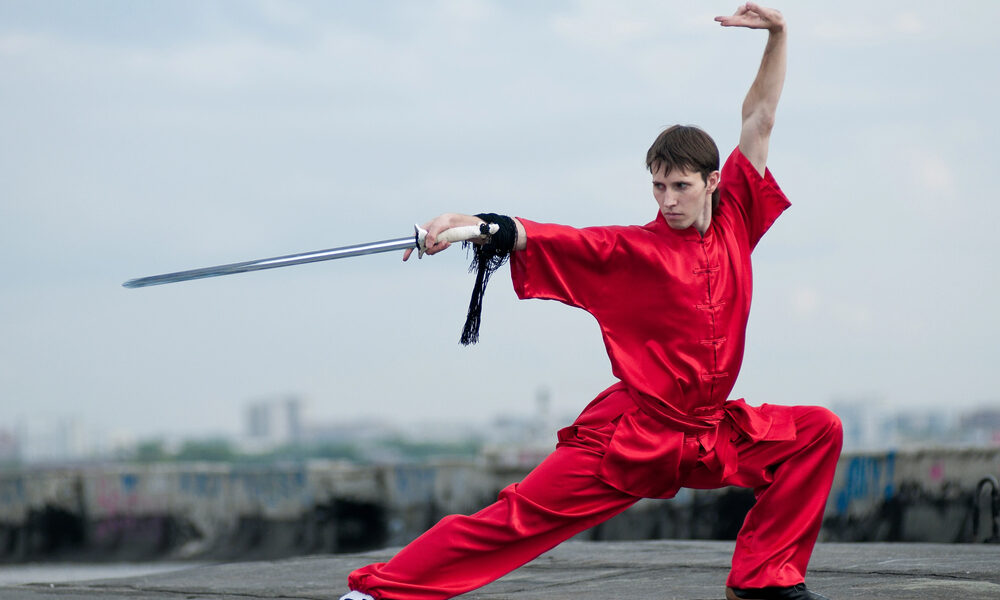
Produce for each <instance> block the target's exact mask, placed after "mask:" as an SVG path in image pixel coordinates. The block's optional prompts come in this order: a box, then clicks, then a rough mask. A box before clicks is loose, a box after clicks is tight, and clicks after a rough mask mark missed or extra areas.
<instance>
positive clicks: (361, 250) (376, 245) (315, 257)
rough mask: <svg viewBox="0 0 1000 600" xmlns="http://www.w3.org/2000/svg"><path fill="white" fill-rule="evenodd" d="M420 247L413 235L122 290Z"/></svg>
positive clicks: (145, 281)
mask: <svg viewBox="0 0 1000 600" xmlns="http://www.w3.org/2000/svg"><path fill="white" fill-rule="evenodd" d="M416 247H417V239H416V236H412V235H411V236H409V237H405V238H396V239H394V240H384V241H381V242H371V243H368V244H356V245H354V246H343V247H341V248H330V249H328V250H316V251H314V252H301V253H299V254H289V255H287V256H276V257H274V258H262V259H259V260H248V261H246V262H238V263H232V264H228V265H218V266H215V267H204V268H201V269H191V270H189V271H178V272H176V273H164V274H163V275H151V276H149V277H140V278H138V279H129V280H128V281H126V282H125V283H123V284H122V287H126V288H140V287H147V286H151V285H162V284H164V283H176V282H178V281H190V280H192V279H204V278H206V277H220V276H222V275H234V274H236V273H246V272H248V271H260V270H263V269H277V268H278V267H289V266H292V265H301V264H303V263H311V262H319V261H322V260H334V259H337V258H349V257H351V256H363V255H365V254H378V253H380V252H393V251H395V250H406V249H407V248H416Z"/></svg>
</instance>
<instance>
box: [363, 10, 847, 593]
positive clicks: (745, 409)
mask: <svg viewBox="0 0 1000 600" xmlns="http://www.w3.org/2000/svg"><path fill="white" fill-rule="evenodd" d="M716 20H718V21H719V22H720V23H721V24H722V25H723V26H738V27H749V28H754V29H766V30H768V32H769V33H768V41H767V46H766V48H765V50H764V57H763V59H762V61H761V66H760V70H759V72H758V74H757V77H756V79H755V80H754V82H753V85H752V86H751V88H750V91H749V93H748V94H747V97H746V100H745V101H744V103H743V112H742V116H743V125H742V130H741V133H740V141H739V147H738V148H737V149H735V150H734V151H733V152H732V154H731V155H730V156H729V158H728V160H727V161H726V163H725V165H724V166H723V167H722V170H721V172H720V171H719V153H718V149H717V148H716V145H715V143H714V142H713V141H712V139H711V138H710V137H709V136H708V135H707V134H705V133H704V132H703V131H701V130H699V129H697V128H694V127H682V126H674V127H671V128H669V129H667V130H666V131H664V132H663V133H661V134H660V136H659V137H658V138H657V139H656V141H655V142H654V143H653V145H652V147H651V148H650V149H649V152H648V154H647V158H646V164H647V166H648V168H649V170H650V172H651V174H652V176H653V178H652V182H653V196H654V197H655V198H656V201H657V204H658V205H659V214H658V215H657V217H656V219H655V220H653V221H652V222H651V223H648V224H647V225H644V226H630V227H591V228H585V229H575V228H572V227H566V226H561V225H551V224H541V223H534V222H532V221H529V220H527V219H520V218H518V219H511V218H509V217H504V216H500V215H492V214H489V215H485V214H484V215H478V216H470V215H455V214H446V215H442V216H440V217H438V218H436V219H434V220H433V221H431V222H430V223H428V224H427V226H426V229H427V230H428V246H429V250H428V253H429V254H434V253H437V252H440V251H442V250H444V249H445V248H446V247H447V246H448V244H446V243H440V244H438V243H434V242H435V240H436V236H437V234H439V233H440V232H441V231H444V230H445V229H449V228H451V227H456V226H460V225H469V224H478V223H482V222H483V221H484V220H486V221H489V222H496V223H498V224H499V225H500V226H501V231H500V233H498V234H497V235H496V236H494V238H497V237H498V236H499V239H500V240H501V241H497V242H493V241H491V242H490V243H491V244H493V245H494V246H495V247H494V248H492V250H491V251H492V252H494V255H493V258H496V257H497V256H499V257H500V259H501V260H502V259H503V258H504V257H505V256H506V254H507V253H508V252H509V253H510V259H511V274H512V278H513V282H514V289H515V291H516V292H517V295H518V296H519V297H520V298H547V299H553V300H559V301H561V302H564V303H566V304H569V305H571V306H576V307H579V308H582V309H584V310H586V311H588V312H589V313H591V314H592V315H593V316H594V317H595V318H596V319H597V321H598V323H599V324H600V328H601V333H602V335H603V337H604V343H605V346H606V347H607V351H608V355H609V357H610V359H611V365H612V371H613V373H614V375H615V376H616V377H617V378H618V379H619V382H618V383H616V384H615V385H613V386H611V387H610V388H609V389H607V390H605V391H604V392H602V393H601V394H600V395H599V396H598V397H597V398H596V399H595V400H594V401H593V402H591V403H590V405H588V406H587V408H586V409H584V411H583V413H582V414H581V415H580V416H579V417H578V418H577V420H576V421H575V422H574V423H573V425H572V426H570V427H567V428H565V429H563V430H561V431H559V434H558V439H559V443H558V445H557V447H556V450H555V451H554V452H553V453H552V454H551V455H550V456H549V457H548V458H547V459H546V460H545V461H544V462H542V464H541V465H539V466H538V467H537V468H536V469H535V470H534V471H532V472H531V473H530V474H529V475H528V476H527V477H526V478H525V479H524V481H522V482H520V483H518V484H513V485H511V486H509V487H507V488H506V489H504V490H503V491H502V492H501V493H500V498H499V500H498V501H497V502H496V503H495V504H493V505H491V506H488V507H486V508H484V509H483V510H481V511H480V512H478V513H476V514H474V515H472V516H464V515H452V516H450V517H446V518H445V519H443V520H442V521H441V522H440V523H438V524H437V525H435V526H434V527H432V528H431V529H430V530H428V531H427V532H426V533H424V534H423V535H422V536H420V537H419V538H418V539H416V540H414V541H413V542H412V543H411V544H410V545H408V546H407V547H406V548H404V549H403V550H401V551H400V552H399V554H397V555H396V556H395V557H393V559H392V560H390V561H389V562H388V563H379V564H374V565H369V566H367V567H364V568H362V569H359V570H357V571H355V572H354V573H352V574H351V576H350V578H349V584H350V587H351V590H352V592H350V593H349V594H347V595H346V596H344V598H345V599H347V600H363V599H369V598H372V597H374V598H376V599H378V600H411V599H413V600H417V599H420V600H440V599H444V598H450V597H452V596H456V595H459V594H462V593H464V592H467V591H469V590H472V589H475V588H477V587H479V586H482V585H485V584H486V583H489V582H490V581H493V580H494V579H497V578H498V577H501V576H502V575H504V574H505V573H507V572H509V571H511V570H512V569H515V568H517V567H519V566H521V565H523V564H524V563H526V562H528V561H530V560H532V559H534V558H535V557H537V556H538V555H540V554H542V553H543V552H545V551H547V550H549V549H550V548H552V547H553V546H555V545H556V544H558V543H560V542H562V541H563V540H565V539H567V538H569V537H571V536H573V535H575V534H576V533H579V532H580V531H583V530H584V529H587V528H589V527H592V526H594V525H596V524H598V523H600V522H602V521H604V520H606V519H608V518H610V517H612V516H614V515H616V514H618V513H620V512H621V511H623V510H624V509H626V508H627V507H629V506H630V505H632V504H633V503H635V502H636V501H637V500H638V499H639V498H643V497H652V498H670V497H673V496H674V495H675V494H676V493H677V491H678V490H679V489H680V488H681V487H689V488H697V489H710V488H718V487H722V486H727V485H736V486H741V487H748V488H752V489H754V491H755V494H756V497H757V502H756V504H755V506H754V507H753V508H752V509H751V510H750V512H749V514H748V515H747V518H746V521H745V523H744V525H743V528H742V529H741V531H740V533H739V536H738V538H737V542H736V550H735V552H734V555H733V563H732V570H731V571H730V574H729V578H728V581H727V586H726V598H728V599H729V600H738V599H743V600H749V599H758V600H770V599H813V600H816V599H822V598H823V597H822V596H820V595H819V594H816V593H814V592H811V591H809V590H808V589H806V587H805V584H804V578H805V572H806V567H807V565H808V562H809V556H810V554H811V552H812V548H813V545H814V544H815V541H816V537H817V536H818V534H819V530H820V525H821V522H822V517H823V512H824V508H825V506H826V499H827V496H828V494H829V491H830V485H831V483H832V481H833V474H834V469H835V466H836V462H837V458H838V456H839V454H840V446H841V437H842V435H841V428H840V421H839V420H838V419H837V417H836V416H835V415H833V414H832V413H830V412H829V411H827V410H826V409H823V408H818V407H783V406H774V405H767V404H765V405H762V406H759V407H752V406H750V405H748V404H747V403H745V402H744V401H743V400H742V399H740V400H735V401H727V396H728V394H729V392H730V391H731V390H732V388H733V385H734V383H735V381H736V376H737V374H738V373H739V369H740V365H741V363H742V359H743V348H744V342H745V335H746V325H747V319H748V316H749V311H750V298H751V293H752V276H751V263H750V254H751V251H752V250H753V248H754V247H755V246H756V244H757V242H758V241H759V240H760V238H761V236H762V235H763V234H764V233H765V232H766V231H767V229H768V228H769V227H770V226H771V224H772V223H773V222H774V220H775V219H776V218H777V217H778V216H779V215H780V214H781V212H782V211H784V210H785V209H786V208H787V207H788V206H789V202H788V200H787V199H786V197H785V195H784V193H783V192H782V191H781V189H780V188H779V187H778V185H777V183H776V182H775V180H774V178H773V176H772V175H771V172H770V171H769V170H767V168H766V166H765V165H766V161H767V153H768V143H769V139H770V133H771V128H772V126H773V123H774V115H775V110H776V107H777V104H778V98H779V96H780V94H781V88H782V85H783V82H784V76H785V63H786V39H785V38H786V32H785V23H784V19H783V17H782V16H781V13H779V12H778V11H776V10H773V9H768V8H763V7H760V6H758V5H756V4H753V3H747V4H746V5H745V6H741V7H740V8H739V9H738V10H737V11H736V13H735V14H734V15H733V16H731V17H718V18H717V19H716ZM408 257H409V252H407V254H406V255H405V256H404V259H405V258H408ZM480 260H483V259H480ZM480 292H481V290H480ZM474 338H475V333H473V334H472V339H474Z"/></svg>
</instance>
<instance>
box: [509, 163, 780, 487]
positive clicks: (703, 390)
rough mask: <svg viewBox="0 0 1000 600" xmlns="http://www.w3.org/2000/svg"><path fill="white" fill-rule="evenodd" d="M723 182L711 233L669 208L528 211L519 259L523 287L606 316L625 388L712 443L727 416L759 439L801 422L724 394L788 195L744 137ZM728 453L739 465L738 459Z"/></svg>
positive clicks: (651, 413) (645, 406)
mask: <svg viewBox="0 0 1000 600" xmlns="http://www.w3.org/2000/svg"><path fill="white" fill-rule="evenodd" d="M719 190H720V200H719V205H718V207H717V208H716V210H715V211H714V213H713V215H712V222H711V225H710V226H709V229H708V230H707V231H706V232H705V235H704V236H702V235H701V234H700V233H699V232H698V231H697V230H696V229H694V228H693V227H691V228H688V229H685V230H681V231H677V230H674V229H671V228H670V227H669V226H668V225H667V223H666V221H665V220H664V219H663V218H662V216H660V215H659V213H657V218H656V219H655V220H653V221H652V222H650V223H648V224H646V225H643V226H638V225H635V226H611V227H587V228H583V229H577V228H573V227H567V226H564V225H553V224H542V223H535V222H532V221H529V220H526V219H520V218H519V220H520V221H521V223H522V224H523V225H524V228H525V230H526V232H527V247H526V249H525V250H523V251H519V252H514V253H513V254H512V258H511V274H512V279H513V282H514V289H515V291H516V293H517V295H518V297H520V298H544V299H551V300H558V301H560V302H563V303H565V304H568V305H570V306H576V307H579V308H582V309H584V310H586V311H587V312H589V313H590V314H591V315H593V316H594V318H595V319H597V322H598V323H599V325H600V328H601V334H602V335H603V337H604V344H605V347H606V348H607V352H608V356H609V358H610V359H611V368H612V372H613V374H614V375H615V376H616V377H617V378H618V379H619V380H620V381H621V383H620V384H616V386H613V388H612V390H614V389H618V388H623V389H625V390H627V391H628V392H629V393H630V394H631V395H632V397H633V400H635V402H636V404H637V405H638V406H639V407H640V408H641V409H642V411H643V413H645V414H646V415H647V416H648V417H650V418H652V419H654V420H656V421H658V422H659V423H660V424H661V425H664V426H666V427H668V428H669V429H670V430H672V431H682V432H688V433H692V432H693V433H697V434H699V436H700V437H701V438H702V446H703V447H706V449H708V450H712V449H713V448H714V446H715V438H716V437H721V436H719V435H718V427H719V426H720V425H727V426H732V427H735V428H736V429H737V430H739V431H740V432H741V433H743V434H745V435H747V436H748V437H750V438H751V439H791V438H793V437H794V426H793V425H792V424H790V423H784V422H782V423H775V422H773V421H772V418H771V416H769V415H768V414H767V411H761V410H760V409H757V408H754V407H750V406H748V405H746V404H745V403H744V402H743V401H742V400H739V401H736V402H726V399H727V397H728V394H729V393H730V392H731V391H732V389H733V385H734V384H735V382H736V376H737V375H738V374H739V371H740V365H741V364H742V361H743V349H744V344H745V338H746V326H747V319H748V318H749V314H750V299H751V296H752V292H753V274H752V268H751V263H750V254H751V252H752V251H753V249H754V247H755V246H756V245H757V242H758V241H759V240H760V238H761V236H763V235H764V233H765V232H766V231H767V230H768V228H769V227H770V226H771V224H772V223H774V221H775V219H777V217H778V216H779V215H780V214H781V213H782V212H783V211H784V210H785V209H786V208H788V207H789V206H790V203H789V201H788V199H787V198H786V196H785V194H784V193H783V192H782V191H781V189H780V188H779V187H778V184H777V183H776V182H775V180H774V177H773V176H772V175H771V172H770V171H766V172H765V175H764V176H763V177H761V176H760V174H759V173H758V172H757V170H756V169H755V168H754V167H753V165H752V164H750V161H749V160H747V158H746V157H744V156H743V154H742V153H741V152H740V151H739V149H738V148H737V149H736V150H734V151H733V152H732V154H731V155H730V156H729V158H728V159H727V160H726V163H725V165H724V166H723V168H722V174H721V183H720V186H719ZM608 391H609V392H610V391H611V390H608ZM633 425H635V424H633ZM640 428H641V427H640ZM622 441H623V442H625V443H628V440H622ZM634 441H635V442H636V443H640V444H642V445H649V440H648V439H647V440H646V441H644V442H643V441H641V440H634ZM657 447H659V444H657ZM637 451H638V450H637ZM644 453H645V454H648V453H649V449H648V448H647V449H646V450H645V451H644ZM719 453H720V456H719V457H717V460H718V462H719V464H720V465H721V466H722V467H724V468H725V470H726V471H727V472H732V471H733V470H734V469H735V462H734V459H733V458H732V457H731V456H726V454H727V450H726V449H723V448H719ZM625 454H626V455H627V454H629V452H628V451H626V452H625ZM628 458H629V457H628V456H623V459H628ZM661 458H662V457H661ZM643 495H646V494H643Z"/></svg>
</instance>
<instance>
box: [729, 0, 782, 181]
mask: <svg viewBox="0 0 1000 600" xmlns="http://www.w3.org/2000/svg"><path fill="white" fill-rule="evenodd" d="M715 20H716V21H718V22H719V23H720V24H722V26H723V27H747V28H750V29H767V31H768V37H767V45H766V46H765V47H764V57H763V58H762V59H761V61H760V69H759V70H758V71H757V77H756V78H755V79H754V81H753V84H752V85H751V86H750V91H749V92H747V97H746V99H744V100H743V127H742V129H741V130H740V152H742V153H743V155H744V156H746V157H747V159H748V160H749V161H750V163H751V164H752V165H753V166H754V168H756V169H757V171H758V172H759V173H760V174H761V175H763V174H764V169H765V167H766V166H767V150H768V144H769V143H770V140H771V129H772V128H773V127H774V117H775V113H776V111H777V108H778V99H779V98H780V97H781V88H782V86H783V85H784V83H785V70H786V65H787V62H788V48H787V39H786V38H787V32H786V27H785V19H784V17H783V16H782V15H781V13H780V12H779V11H777V10H775V9H773V8H765V7H763V6H760V5H758V4H754V3H753V2H747V3H746V4H745V5H743V6H741V7H739V8H738V9H737V10H736V13H735V14H733V15H732V16H731V17H716V18H715Z"/></svg>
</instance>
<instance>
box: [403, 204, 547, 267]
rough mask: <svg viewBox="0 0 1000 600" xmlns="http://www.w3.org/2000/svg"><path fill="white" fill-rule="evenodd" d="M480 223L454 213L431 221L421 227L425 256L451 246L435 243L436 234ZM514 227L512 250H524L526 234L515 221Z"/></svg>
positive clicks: (471, 216) (473, 217) (408, 254)
mask: <svg viewBox="0 0 1000 600" xmlns="http://www.w3.org/2000/svg"><path fill="white" fill-rule="evenodd" d="M482 222H483V220H482V219H480V218H479V217H476V216H473V215H460V214H456V213H445V214H443V215H441V216H438V217H435V218H434V219H431V220H430V221H428V222H427V223H425V224H424V225H423V228H424V229H426V230H427V254H437V253H438V252H441V251H442V250H445V249H446V248H448V247H449V246H451V244H449V243H448V242H440V243H439V242H438V241H437V236H438V234H440V233H441V232H442V231H444V230H445V229H451V228H452V227H461V226H463V225H479V224H480V223H482ZM514 225H515V226H516V227H517V244H515V245H514V250H524V249H525V248H526V247H527V239H528V234H527V233H526V232H525V231H524V225H522V224H521V222H520V221H518V220H517V219H514ZM412 253H413V250H412V249H411V250H406V251H405V252H404V253H403V260H406V259H408V258H410V254H412Z"/></svg>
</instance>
